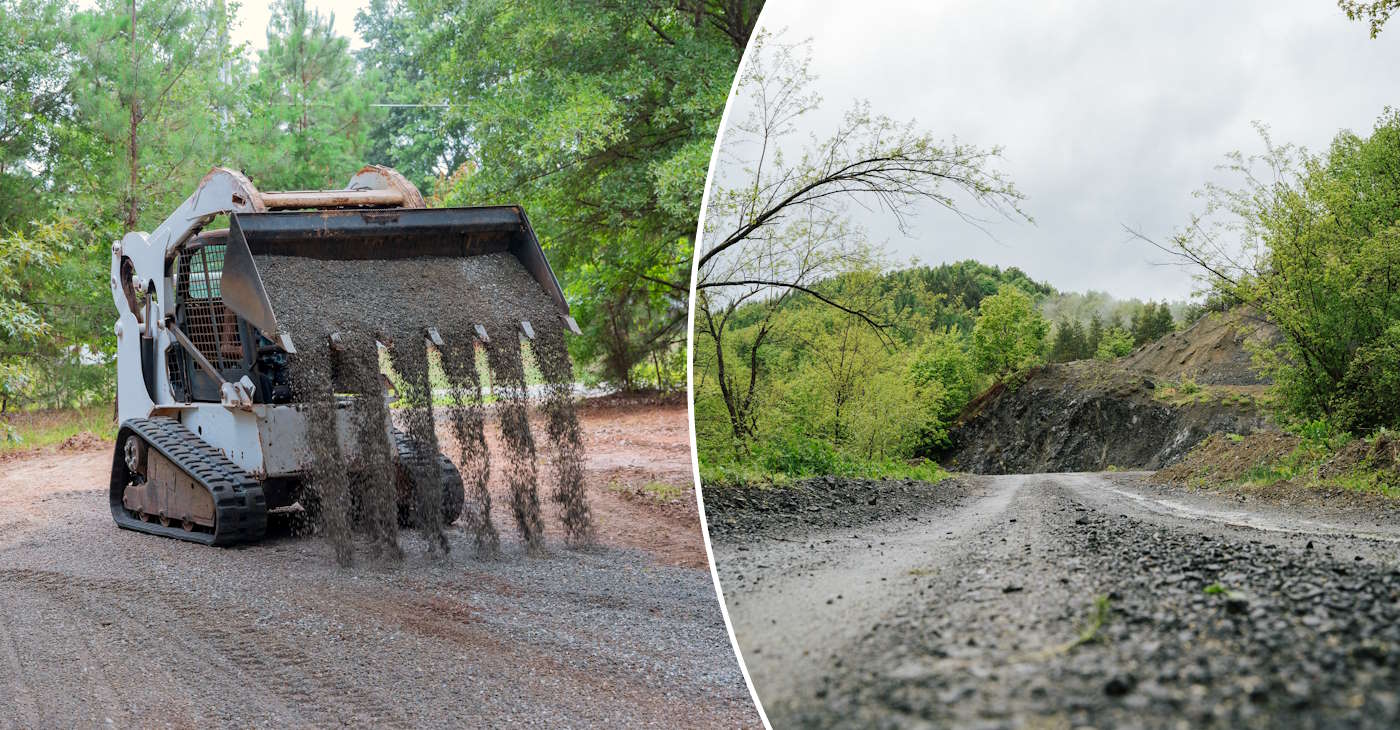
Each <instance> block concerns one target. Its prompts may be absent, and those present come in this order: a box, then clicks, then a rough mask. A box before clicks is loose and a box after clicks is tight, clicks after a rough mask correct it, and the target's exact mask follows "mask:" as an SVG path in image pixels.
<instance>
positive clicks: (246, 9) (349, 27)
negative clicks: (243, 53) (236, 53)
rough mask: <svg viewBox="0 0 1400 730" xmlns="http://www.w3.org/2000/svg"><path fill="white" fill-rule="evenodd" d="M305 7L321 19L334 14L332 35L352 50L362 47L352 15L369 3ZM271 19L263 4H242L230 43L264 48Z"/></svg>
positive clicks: (311, 2)
mask: <svg viewBox="0 0 1400 730" xmlns="http://www.w3.org/2000/svg"><path fill="white" fill-rule="evenodd" d="M306 5H307V7H309V8H311V9H313V10H316V11H318V12H320V13H321V15H322V17H326V16H331V15H334V17H335V25H334V26H333V27H334V28H335V32H336V34H337V35H343V36H345V37H346V38H349V39H350V47H351V48H352V49H358V48H362V47H363V46H364V45H365V44H364V41H362V40H361V39H360V34H359V33H356V32H355V13H357V12H359V11H360V10H362V9H364V8H365V7H367V6H368V5H369V0H307V2H306ZM271 19H272V8H271V7H270V4H269V3H265V2H253V1H250V2H245V3H243V5H242V6H241V7H239V8H238V15H237V16H236V18H235V25H234V28H233V33H232V34H231V35H232V40H233V42H234V43H235V44H237V43H243V42H245V41H246V42H247V43H248V44H249V46H250V47H251V48H252V49H253V50H254V51H260V50H262V49H265V48H267V21H269V20H271Z"/></svg>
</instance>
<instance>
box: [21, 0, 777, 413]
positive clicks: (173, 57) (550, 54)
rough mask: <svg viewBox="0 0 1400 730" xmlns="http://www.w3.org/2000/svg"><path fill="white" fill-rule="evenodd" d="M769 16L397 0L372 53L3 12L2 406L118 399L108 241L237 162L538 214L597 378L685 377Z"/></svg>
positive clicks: (155, 217) (653, 380) (287, 175)
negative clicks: (708, 236)
mask: <svg viewBox="0 0 1400 730" xmlns="http://www.w3.org/2000/svg"><path fill="white" fill-rule="evenodd" d="M761 5H762V3H761V2H759V1H757V0H747V1H743V2H716V1H713V0H680V1H678V2H657V1H656V0H623V1H622V2H612V3H605V4H604V3H587V4H577V5H559V4H557V3H548V2H505V1H496V2H476V3H449V2H442V1H440V0H402V1H395V0H375V1H374V2H373V3H372V4H371V6H370V8H369V10H368V11H367V12H363V13H361V14H360V15H359V16H358V17H357V18H356V19H355V24H356V28H357V29H358V31H359V33H360V34H361V36H362V37H363V40H364V42H365V44H366V45H365V47H364V48H362V49H359V50H355V51H352V49H351V47H350V42H349V40H348V39H346V38H344V37H340V36H337V35H336V34H335V32H334V31H333V26H332V23H331V19H330V18H329V17H326V16H324V15H321V14H320V13H318V12H315V11H314V10H311V9H308V8H307V7H306V5H305V4H304V2H303V0H279V2H277V3H275V4H274V5H273V8H272V20H271V22H270V23H269V25H268V27H267V29H266V30H267V43H266V47H265V48H263V49H260V50H257V51H254V50H253V49H251V48H249V47H246V46H242V45H237V44H234V43H233V42H232V41H231V40H230V28H231V27H232V26H233V24H234V23H237V22H238V17H237V13H238V9H237V7H238V6H237V5H235V4H231V3H226V2H224V0H140V1H139V2H129V1H128V0H97V2H94V3H83V4H77V3H67V2H61V1H55V0H0V69H3V74H0V410H3V411H11V410H14V409H16V408H35V407H56V406H69V405H80V404H84V403H92V402H105V401H108V400H109V399H110V397H111V390H112V389H111V381H112V368H111V366H110V362H109V360H110V357H111V354H112V352H111V349H112V343H111V338H110V337H109V335H110V330H111V323H112V321H113V317H114V312H113V311H112V303H111V295H110V293H109V291H108V286H107V278H108V277H107V268H108V256H109V246H110V245H111V242H112V241H114V240H116V239H118V238H120V237H121V236H122V235H123V234H124V233H125V232H127V231H132V230H150V229H151V228H152V227H154V226H156V225H158V224H159V223H160V221H161V220H163V219H164V217H165V216H166V215H168V214H169V213H170V212H171V211H172V210H173V208H174V207H175V206H176V205H178V203H179V202H180V201H181V200H183V199H184V197H185V196H187V195H188V194H189V193H190V192H191V191H192V190H193V189H194V186H195V184H196V183H197V182H198V181H199V179H200V178H201V177H202V176H203V175H204V174H205V173H206V172H208V170H209V169H210V168H211V167H213V166H215V165H223V166H227V167H232V168H235V169H239V170H242V171H243V172H244V173H246V174H247V175H248V177H250V178H251V179H252V180H253V182H254V184H255V185H257V186H259V187H260V188H262V189H265V190H270V189H305V188H336V187H340V186H343V185H344V184H345V183H346V181H347V180H348V179H349V177H350V176H351V175H352V174H353V173H354V172H355V171H356V170H358V169H359V168H360V167H361V166H362V165H365V164H370V163H377V164H386V165H390V166H393V167H396V168H398V169H399V170H400V171H401V172H403V173H404V174H405V175H407V176H408V177H409V178H410V179H411V180H413V181H414V182H415V183H416V184H418V185H419V186H420V188H422V189H423V191H424V193H425V194H426V195H429V197H430V205H474V204H492V203H519V204H522V205H524V206H525V208H526V210H527V211H528V212H529V214H530V216H531V218H532V222H533V223H534V225H535V227H536V229H537V231H538V233H539V235H540V238H541V239H542V242H543V244H544V246H545V248H546V249H547V251H548V254H549V257H550V261H551V263H552V264H553V266H554V268H555V270H556V272H557V273H558V275H559V278H560V279H561V280H562V281H563V282H564V283H565V285H566V287H567V294H568V297H569V299H570V302H571V304H572V305H573V306H574V307H575V314H576V316H577V319H578V321H579V322H580V324H581V325H582V326H583V328H584V330H585V334H584V336H583V337H580V338H575V339H574V341H573V342H572V345H571V346H572V347H573V348H574V351H575V353H574V354H575V355H576V356H577V357H578V358H579V360H580V363H581V364H584V365H586V367H585V370H586V372H587V373H588V376H589V377H592V378H595V379H601V380H604V381H606V382H608V383H611V384H613V385H615V386H618V387H624V388H628V387H637V386H643V385H664V386H667V387H677V386H680V385H682V384H683V375H682V372H681V370H680V362H681V360H682V358H683V355H684V337H685V333H684V320H685V312H686V294H687V292H686V289H687V285H688V278H689V271H690V255H691V250H692V244H693V241H692V239H693V237H694V229H695V222H696V217H697V215H698V210H699V203H700V197H701V193H702V188H703V185H704V180H705V169H706V166H707V163H708V159H709V152H710V149H711V146H712V144H713V140H714V136H715V132H716V128H717V126H718V121H719V117H720V114H721V112H722V110H723V106H724V101H725V98H726V95H727V93H728V90H729V86H730V83H731V81H732V78H733V73H734V69H735V68H736V66H737V64H738V61H739V57H740V55H741V54H742V52H743V49H744V46H745V44H746V42H747V40H748V37H749V34H750V33H751V31H752V29H753V25H754V22H755V21H756V19H757V16H758V11H759V9H760V8H761Z"/></svg>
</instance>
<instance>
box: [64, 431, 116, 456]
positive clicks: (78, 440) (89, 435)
mask: <svg viewBox="0 0 1400 730" xmlns="http://www.w3.org/2000/svg"><path fill="white" fill-rule="evenodd" d="M110 446H111V442H110V441H108V440H107V439H104V438H102V437H101V436H98V435H97V434H95V433H93V432H91V431H82V432H80V433H75V434H73V435H72V436H69V437H68V438H66V439H63V443H61V444H59V445H58V450H59V451H93V450H95V449H107V448H110Z"/></svg>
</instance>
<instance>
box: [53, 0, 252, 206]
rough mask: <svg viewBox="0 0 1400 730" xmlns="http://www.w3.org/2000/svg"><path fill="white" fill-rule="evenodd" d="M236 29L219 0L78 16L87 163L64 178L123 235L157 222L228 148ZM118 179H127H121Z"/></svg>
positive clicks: (183, 0) (126, 3) (78, 84)
mask: <svg viewBox="0 0 1400 730" xmlns="http://www.w3.org/2000/svg"><path fill="white" fill-rule="evenodd" d="M227 22H228V18H227V14H226V13H225V12H224V10H223V4H222V3H219V2H213V1H211V0H144V2H140V3H137V2H136V0H101V1H100V2H98V3H97V7H96V8H95V9H93V10H90V11H87V12H83V13H79V14H78V15H77V16H76V17H75V18H74V40H73V44H74V47H75V51H76V54H77V56H78V60H77V64H76V72H75V75H74V78H73V80H72V83H73V85H74V88H75V93H74V94H73V99H74V101H75V103H76V105H77V116H78V118H79V120H80V122H81V124H82V126H83V132H84V136H85V137H86V140H85V141H86V142H87V145H86V150H87V151H88V152H89V155H88V156H85V157H83V158H82V159H80V160H72V161H71V164H72V166H71V168H70V169H67V170H65V171H64V174H63V175H62V177H64V178H65V179H66V182H67V183H68V184H69V185H72V186H75V187H79V188H81V189H84V190H89V191H93V194H94V195H96V196H97V199H95V200H93V201H91V202H92V204H93V206H94V208H95V209H96V210H99V211H102V212H104V213H116V215H117V217H118V218H119V219H120V225H121V227H122V229H124V230H127V231H132V230H136V229H138V228H149V227H152V226H153V225H154V224H155V223H158V222H159V221H160V220H161V219H162V218H163V217H164V216H165V215H166V214H168V213H169V211H170V210H171V209H173V208H174V207H175V206H176V205H178V204H179V201H181V200H183V199H184V197H185V196H186V195H188V194H189V190H190V188H191V187H192V186H193V185H194V183H195V182H197V181H198V180H199V178H200V177H202V176H203V175H204V173H206V172H208V170H209V167H210V161H211V159H212V158H216V157H217V156H218V155H219V154H220V152H221V150H222V148H223V147H224V145H223V144H222V142H223V140H221V139H219V136H218V134H217V131H218V129H219V125H218V124H217V109H216V107H217V100H218V99H220V98H222V97H223V95H224V94H223V92H224V89H223V88H221V85H220V81H219V66H220V62H221V61H222V59H223V58H224V51H225V50H226V49H221V48H220V47H219V42H220V40H221V39H225V38H226V37H227V35H226V33H225V32H224V29H225V27H226V24H227ZM118 181H119V182H118Z"/></svg>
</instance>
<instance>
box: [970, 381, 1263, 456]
mask: <svg viewBox="0 0 1400 730" xmlns="http://www.w3.org/2000/svg"><path fill="white" fill-rule="evenodd" d="M1168 394H1169V395H1170V397H1167V395H1168ZM1269 428H1270V426H1269V424H1268V421H1267V420H1266V418H1265V417H1264V415H1263V414H1262V412H1261V411H1260V409H1259V407H1258V406H1257V405H1256V403H1255V401H1254V399H1253V398H1252V397H1251V396H1250V395H1249V394H1248V393H1245V392H1240V391H1238V390H1230V389H1223V388H1222V389H1218V390H1209V389H1207V390H1201V391H1199V392H1196V393H1194V394H1188V395H1187V396H1186V397H1182V396H1181V395H1180V394H1178V393H1177V392H1176V391H1174V390H1172V389H1170V388H1169V387H1168V386H1167V385H1166V383H1163V382H1160V381H1159V380H1158V379H1157V378H1155V377H1154V376H1152V375H1151V374H1149V373H1145V372H1143V371H1139V370H1134V369H1130V368H1125V367H1123V366H1122V365H1121V364H1119V363H1106V362H1098V361H1093V360H1084V361H1079V362H1072V363H1065V364H1061V365H1049V366H1045V367H1042V368H1035V369H1033V370H1031V371H1030V372H1029V373H1028V374H1026V376H1025V381H1024V382H1022V383H1019V384H1014V383H1013V384H1006V383H999V384H997V385H995V386H993V387H992V388H990V389H988V390H987V391H986V392H984V393H983V394H982V395H980V396H978V397H977V398H976V399H975V400H974V401H973V402H972V403H970V404H969V405H968V407H967V408H966V409H965V410H964V411H963V413H962V415H961V416H960V417H959V419H958V421H957V423H956V424H955V425H954V428H953V432H952V436H951V437H952V446H951V448H950V449H948V450H947V452H945V454H944V458H943V463H944V464H945V465H946V466H948V467H949V468H950V469H956V470H960V471H969V472H974V473H979V474H1017V473H1036V472H1061V471H1100V470H1103V469H1107V468H1109V467H1118V468H1133V469H1159V468H1161V467H1163V466H1167V465H1170V464H1172V463H1175V462H1176V461H1177V460H1179V459H1180V458H1181V457H1182V456H1184V455H1185V454H1186V452H1188V451H1189V450H1190V449H1191V448H1192V447H1193V446H1195V445H1196V444H1197V443H1199V442H1200V441H1201V440H1202V439H1204V438H1205V437H1207V436H1209V435H1210V434H1212V433H1217V432H1228V433H1239V434H1248V433H1253V432H1255V431H1261V430H1268V429H1269Z"/></svg>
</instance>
